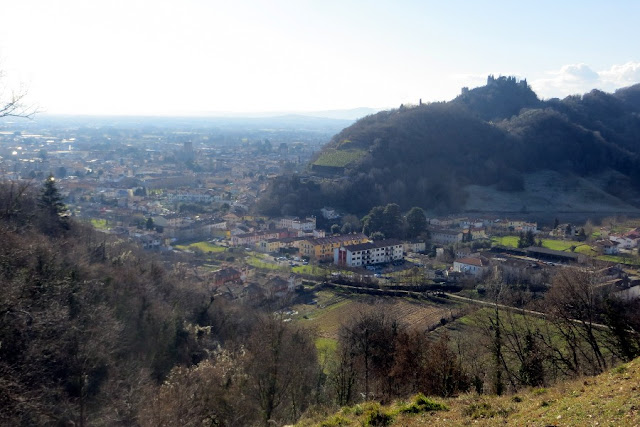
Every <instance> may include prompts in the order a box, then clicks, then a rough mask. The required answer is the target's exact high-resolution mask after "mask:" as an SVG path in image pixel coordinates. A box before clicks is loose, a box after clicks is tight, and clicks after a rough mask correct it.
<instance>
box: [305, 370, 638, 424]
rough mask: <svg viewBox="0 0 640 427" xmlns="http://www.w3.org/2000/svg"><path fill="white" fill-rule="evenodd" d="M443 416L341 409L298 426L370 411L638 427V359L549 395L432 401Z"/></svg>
mask: <svg viewBox="0 0 640 427" xmlns="http://www.w3.org/2000/svg"><path fill="white" fill-rule="evenodd" d="M435 401H436V402H439V403H444V404H445V405H446V406H447V407H448V408H449V410H447V411H425V412H422V413H419V414H415V415H412V414H402V413H398V409H399V408H401V407H403V406H406V402H395V403H393V404H392V405H389V406H383V407H377V406H376V404H373V403H364V404H361V405H356V407H351V408H343V409H342V410H340V411H339V412H338V413H336V414H333V415H330V416H328V417H324V418H323V417H321V416H316V417H315V418H314V417H310V418H308V419H306V420H303V421H301V422H300V424H299V425H300V426H327V427H328V426H339V425H342V426H366V425H368V424H367V423H366V421H365V418H366V417H367V414H369V413H371V412H372V411H378V413H385V414H389V415H391V416H392V418H393V421H392V423H391V424H388V425H393V426H403V427H413V426H424V425H434V426H463V425H474V426H475V425H477V426H497V425H513V426H552V425H556V426H584V425H607V426H638V425H640V359H636V360H634V361H632V362H630V363H627V364H624V365H620V366H618V367H617V368H615V369H612V370H611V371H609V372H606V373H604V374H602V375H599V376H597V377H587V378H583V379H580V380H574V381H568V382H565V383H561V384H558V385H556V386H554V387H551V388H548V389H531V390H526V391H523V392H521V393H518V394H517V395H510V396H500V397H498V396H486V395H481V396H479V395H475V394H465V395H462V396H459V397H455V398H450V399H435Z"/></svg>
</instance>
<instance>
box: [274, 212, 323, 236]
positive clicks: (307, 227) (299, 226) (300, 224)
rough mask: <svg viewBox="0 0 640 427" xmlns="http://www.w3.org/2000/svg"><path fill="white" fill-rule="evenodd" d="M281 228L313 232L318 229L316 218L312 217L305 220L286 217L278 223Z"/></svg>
mask: <svg viewBox="0 0 640 427" xmlns="http://www.w3.org/2000/svg"><path fill="white" fill-rule="evenodd" d="M278 226H279V227H280V228H287V229H290V230H301V231H308V232H311V231H313V230H315V229H316V217H315V216H310V217H306V218H305V219H300V218H297V217H284V218H280V220H279V221H278Z"/></svg>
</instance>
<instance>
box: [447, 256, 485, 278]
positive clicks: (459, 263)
mask: <svg viewBox="0 0 640 427" xmlns="http://www.w3.org/2000/svg"><path fill="white" fill-rule="evenodd" d="M453 271H455V272H458V273H467V274H472V275H474V276H476V277H478V276H482V275H483V274H485V273H486V272H487V271H489V261H488V260H487V259H486V258H482V257H477V258H460V259H458V260H455V261H454V262H453Z"/></svg>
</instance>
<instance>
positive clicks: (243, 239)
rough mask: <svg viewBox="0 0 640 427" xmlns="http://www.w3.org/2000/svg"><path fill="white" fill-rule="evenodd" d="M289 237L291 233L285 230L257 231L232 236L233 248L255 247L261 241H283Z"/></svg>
mask: <svg viewBox="0 0 640 427" xmlns="http://www.w3.org/2000/svg"><path fill="white" fill-rule="evenodd" d="M284 237H289V232H288V231H287V230H284V229H277V230H264V231H256V232H253V233H243V234H237V235H235V236H231V246H255V245H257V244H258V242H260V241H261V240H269V239H282V238H284Z"/></svg>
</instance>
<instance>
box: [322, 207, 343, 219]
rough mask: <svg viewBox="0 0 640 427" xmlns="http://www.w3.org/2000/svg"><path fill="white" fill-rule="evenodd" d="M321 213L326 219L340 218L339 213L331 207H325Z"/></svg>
mask: <svg viewBox="0 0 640 427" xmlns="http://www.w3.org/2000/svg"><path fill="white" fill-rule="evenodd" d="M320 212H322V216H323V217H324V218H325V219H336V218H340V215H338V213H337V212H336V210H335V209H333V208H329V207H326V206H325V207H324V208H322V209H320Z"/></svg>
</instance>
